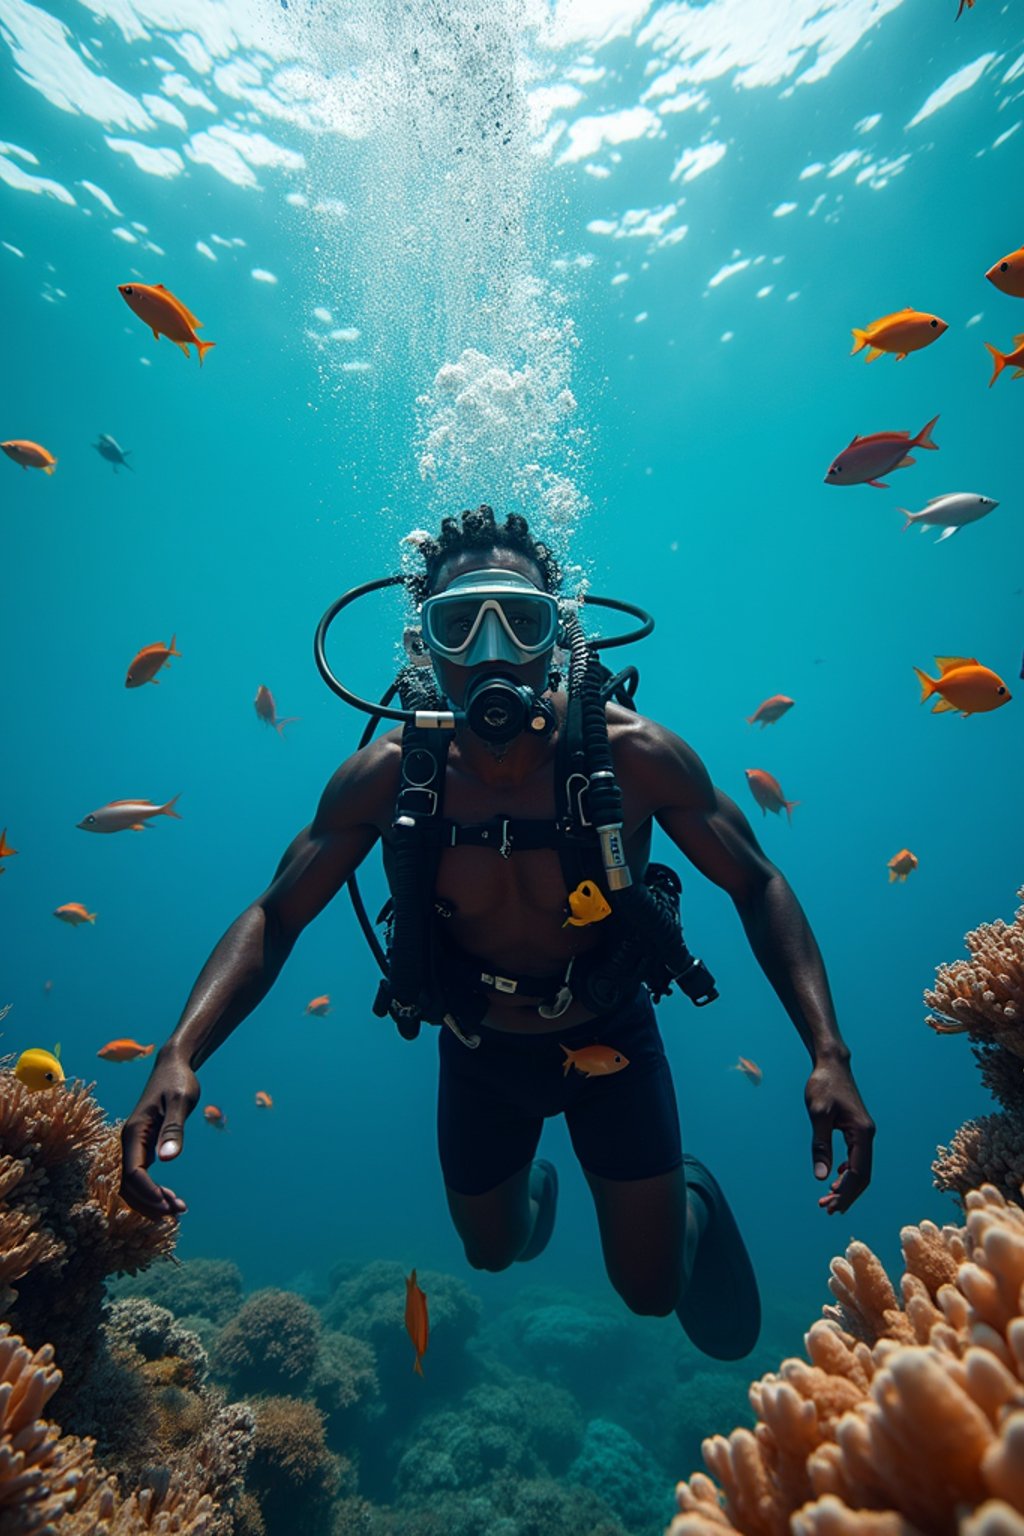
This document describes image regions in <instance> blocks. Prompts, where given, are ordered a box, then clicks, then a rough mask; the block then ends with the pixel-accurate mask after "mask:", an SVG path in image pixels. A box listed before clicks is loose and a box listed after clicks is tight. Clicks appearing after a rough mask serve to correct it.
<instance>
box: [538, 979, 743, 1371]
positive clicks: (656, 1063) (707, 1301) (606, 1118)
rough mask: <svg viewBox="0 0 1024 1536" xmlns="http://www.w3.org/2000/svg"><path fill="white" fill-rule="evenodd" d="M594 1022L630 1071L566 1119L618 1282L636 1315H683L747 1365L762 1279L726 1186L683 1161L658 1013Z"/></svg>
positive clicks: (712, 1350) (641, 1007) (584, 1093)
mask: <svg viewBox="0 0 1024 1536" xmlns="http://www.w3.org/2000/svg"><path fill="white" fill-rule="evenodd" d="M595 1023H597V1024H598V1025H599V1026H600V1038H601V1043H603V1044H606V1045H609V1046H611V1047H613V1048H614V1049H615V1050H617V1051H619V1052H621V1053H622V1054H623V1055H624V1056H625V1057H626V1058H627V1060H628V1065H627V1066H626V1067H625V1068H623V1070H622V1071H620V1072H618V1073H616V1074H614V1075H613V1076H610V1077H607V1078H604V1079H602V1080H600V1081H585V1082H583V1083H582V1084H580V1085H578V1087H577V1090H576V1102H575V1104H574V1105H573V1106H572V1107H570V1108H569V1109H568V1110H567V1112H566V1120H567V1122H568V1126H569V1134H570V1135H571V1137H572V1141H573V1146H574V1148H575V1151H576V1155H577V1156H578V1158H579V1160H580V1163H581V1165H582V1167H583V1170H584V1173H585V1174H586V1177H587V1182H588V1184H589V1185H590V1189H591V1193H592V1195H593V1198H594V1205H595V1209H596V1211H597V1218H598V1225H599V1228H600V1233H601V1246H602V1250H603V1252H604V1258H605V1264H606V1266H607V1269H608V1275H609V1278H610V1279H611V1282H612V1284H613V1285H614V1286H615V1288H616V1290H617V1291H618V1292H619V1294H620V1295H621V1296H622V1298H623V1300H624V1301H625V1302H626V1305H627V1306H628V1307H630V1308H631V1309H632V1310H633V1311H634V1312H639V1313H643V1314H653V1315H655V1316H659V1317H666V1316H667V1315H668V1314H669V1313H670V1312H672V1311H674V1312H675V1313H676V1315H677V1317H678V1318H679V1321H680V1322H681V1323H682V1325H683V1327H684V1329H685V1330H686V1332H687V1333H688V1334H689V1336H690V1338H691V1339H692V1340H693V1342H694V1343H695V1344H696V1345H697V1346H698V1348H700V1349H702V1350H703V1351H704V1352H705V1353H706V1354H709V1355H712V1356H713V1357H714V1358H716V1359H722V1360H733V1359H739V1358H741V1357H742V1356H743V1355H745V1354H748V1353H749V1352H750V1350H751V1349H752V1348H753V1346H754V1344H755V1342H756V1340H757V1335H758V1332H759V1329H760V1318H761V1312H760V1301H759V1298H758V1292H757V1281H756V1278H755V1276H754V1271H753V1268H752V1266H751V1263H750V1259H749V1257H748V1255H747V1251H746V1248H745V1247H744V1245H743V1239H742V1237H741V1236H740V1233H739V1229H738V1228H737V1226H736V1223H735V1220H734V1219H733V1215H732V1212H731V1211H730V1209H729V1206H728V1203H727V1201H726V1199H725V1196H724V1195H723V1194H722V1191H721V1189H720V1188H719V1186H718V1184H717V1182H716V1180H715V1179H714V1178H713V1176H712V1175H711V1174H710V1173H709V1171H708V1170H707V1169H706V1168H705V1167H704V1165H703V1164H702V1163H700V1162H698V1161H697V1159H696V1158H693V1157H684V1156H683V1154H682V1144H681V1140H680V1135H679V1116H678V1111H677V1108H676V1098H675V1090H674V1088H673V1085H672V1077H671V1073H670V1071H669V1066H668V1061H667V1059H666V1057H665V1052H664V1047H663V1046H662V1043H661V1037H660V1035H659V1033H658V1028H657V1024H656V1022H655V1020H654V1016H653V1010H652V1009H651V1007H650V1003H649V1002H647V1001H646V998H644V999H642V1000H641V1001H640V1003H639V1004H638V1005H636V1006H634V1007H633V1008H630V1009H628V1010H626V1011H625V1012H624V1013H623V1015H621V1016H620V1017H618V1018H610V1019H601V1020H599V1021H595ZM592 1088H593V1089H597V1090H598V1091H596V1092H591V1091H589V1090H591V1089H592Z"/></svg>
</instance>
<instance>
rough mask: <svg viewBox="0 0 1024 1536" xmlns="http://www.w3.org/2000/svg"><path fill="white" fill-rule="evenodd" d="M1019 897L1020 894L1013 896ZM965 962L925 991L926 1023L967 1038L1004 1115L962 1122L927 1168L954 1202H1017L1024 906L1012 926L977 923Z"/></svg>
mask: <svg viewBox="0 0 1024 1536" xmlns="http://www.w3.org/2000/svg"><path fill="white" fill-rule="evenodd" d="M1017 894H1018V896H1020V897H1021V898H1024V889H1021V890H1020V891H1018V893H1017ZM964 943H965V944H966V945H967V948H968V950H969V951H970V956H971V958H970V959H969V960H956V961H954V962H953V963H952V964H951V965H940V966H939V968H938V971H937V973H936V977H935V986H934V987H933V988H931V989H929V990H928V991H926V992H925V995H924V996H925V1002H926V1003H927V1005H928V1007H929V1008H930V1009H931V1010H932V1011H931V1013H930V1014H929V1015H928V1017H927V1019H926V1020H925V1022H926V1023H927V1024H928V1025H930V1026H931V1028H932V1029H934V1030H935V1031H936V1032H937V1033H938V1034H941V1035H959V1034H966V1035H968V1036H969V1038H970V1040H971V1041H972V1043H973V1050H974V1056H975V1059H976V1060H977V1062H978V1065H979V1067H980V1069H981V1075H982V1080H983V1081H984V1083H985V1086H986V1087H987V1088H988V1090H989V1092H990V1093H992V1094H993V1095H994V1097H995V1098H996V1099H997V1100H998V1101H999V1103H1000V1105H1001V1106H1002V1108H1001V1109H1000V1110H999V1111H998V1112H997V1113H996V1114H993V1115H985V1116H982V1117H981V1118H980V1119H977V1120H968V1121H967V1122H966V1124H964V1125H962V1126H961V1127H960V1129H959V1130H958V1131H957V1132H956V1134H955V1135H954V1137H953V1140H952V1142H951V1143H950V1145H949V1146H948V1147H946V1146H942V1147H939V1149H938V1155H937V1157H936V1160H935V1162H934V1163H933V1164H932V1172H933V1173H934V1175H935V1183H936V1186H937V1188H939V1189H942V1190H947V1191H949V1192H950V1193H952V1194H955V1195H957V1196H958V1197H959V1199H960V1200H961V1202H962V1201H963V1197H964V1195H965V1194H966V1193H967V1191H968V1190H969V1189H974V1188H976V1187H977V1186H978V1185H979V1184H982V1183H989V1184H994V1185H995V1186H996V1188H997V1189H1000V1190H1002V1192H1003V1194H1004V1195H1005V1196H1006V1198H1007V1199H1008V1200H1013V1201H1020V1199H1021V1193H1020V1191H1021V1183H1022V1181H1024V907H1020V908H1018V910H1017V912H1016V914H1015V916H1014V920H1013V922H1012V923H1005V922H1003V921H1002V920H997V921H995V922H992V923H982V924H981V925H980V926H979V927H978V928H975V929H974V930H972V932H970V933H968V934H966V935H965V937H964Z"/></svg>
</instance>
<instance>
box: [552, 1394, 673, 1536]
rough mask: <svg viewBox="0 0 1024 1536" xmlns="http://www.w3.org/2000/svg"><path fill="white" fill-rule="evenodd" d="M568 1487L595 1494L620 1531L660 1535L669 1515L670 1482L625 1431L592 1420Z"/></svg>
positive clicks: (616, 1425) (574, 1464)
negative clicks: (624, 1527) (621, 1526)
mask: <svg viewBox="0 0 1024 1536" xmlns="http://www.w3.org/2000/svg"><path fill="white" fill-rule="evenodd" d="M567 1481H568V1482H570V1483H576V1484H579V1485H580V1486H581V1487H584V1488H588V1489H590V1491H591V1492H592V1493H596V1494H597V1495H598V1497H599V1498H601V1499H603V1500H604V1502H605V1504H607V1505H608V1507H609V1508H610V1509H612V1510H614V1511H615V1513H616V1515H618V1517H619V1519H620V1520H621V1521H622V1522H623V1524H624V1525H627V1526H629V1527H633V1528H637V1529H640V1530H648V1531H651V1532H658V1533H660V1532H661V1531H663V1530H664V1528H665V1523H666V1521H667V1520H669V1518H670V1517H671V1514H672V1496H671V1492H670V1485H669V1480H668V1478H667V1476H666V1474H665V1473H664V1471H663V1470H662V1468H661V1467H659V1466H658V1464H657V1462H656V1461H655V1460H654V1457H653V1456H652V1455H651V1454H650V1452H649V1451H647V1450H645V1449H644V1447H643V1446H642V1445H641V1444H640V1442H639V1441H638V1440H635V1439H634V1438H633V1436H632V1435H631V1434H630V1433H629V1431H628V1430H626V1429H623V1428H622V1426H621V1425H620V1424H613V1423H611V1422H610V1421H609V1420H608V1419H591V1421H590V1423H589V1424H588V1425H587V1432H586V1435H585V1436H584V1440H583V1447H582V1449H581V1451H580V1453H579V1455H578V1456H577V1458H576V1460H575V1461H574V1462H573V1464H572V1466H571V1467H570V1468H569V1472H568V1478H567Z"/></svg>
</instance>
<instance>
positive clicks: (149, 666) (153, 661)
mask: <svg viewBox="0 0 1024 1536" xmlns="http://www.w3.org/2000/svg"><path fill="white" fill-rule="evenodd" d="M177 638H178V637H177V635H172V636H171V643H170V645H160V644H156V645H144V646H143V647H142V650H141V651H139V652H138V654H137V655H135V656H133V657H132V660H131V665H130V666H129V668H128V676H127V677H126V678H125V680H124V685H125V687H126V688H141V687H142V685H143V683H158V682H159V680H158V678H157V676H156V674H157V673H158V672H159V671H160V668H161V667H169V666H170V664H171V657H172V656H178V657H180V656H181V652H180V651H176V650H175V649H174V642H175V640H177Z"/></svg>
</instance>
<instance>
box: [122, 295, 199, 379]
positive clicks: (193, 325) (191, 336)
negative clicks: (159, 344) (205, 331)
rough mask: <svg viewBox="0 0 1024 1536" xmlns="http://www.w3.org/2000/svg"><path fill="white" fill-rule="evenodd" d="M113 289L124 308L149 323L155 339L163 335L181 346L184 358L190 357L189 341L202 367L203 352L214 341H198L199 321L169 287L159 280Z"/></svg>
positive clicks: (146, 323)
mask: <svg viewBox="0 0 1024 1536" xmlns="http://www.w3.org/2000/svg"><path fill="white" fill-rule="evenodd" d="M117 291H118V293H119V294H120V295H121V297H122V299H124V301H125V303H126V304H127V305H128V308H129V309H130V310H132V311H133V312H134V313H135V314H136V315H138V317H139V319H140V320H141V321H142V322H143V323H144V324H145V325H148V326H149V328H150V330H151V331H152V332H153V335H154V336H155V337H156V339H157V341H159V340H160V337H161V336H166V337H167V339H168V340H169V341H173V342H174V344H175V345H176V346H178V347H180V348H181V350H182V351H183V352H184V354H185V356H186V357H191V356H192V354H191V352H190V351H189V349H188V348H189V343H190V342H191V343H192V345H193V346H194V347H195V349H196V351H197V352H198V353H199V366H200V368H201V367H202V366H203V356H204V354H205V353H207V352H209V350H210V348H211V347H215V346H216V345H217V343H216V342H215V341H200V340H199V337H198V336H197V335H196V331H197V330H198V329H199V328H200V326H201V325H202V323H203V322H202V321H201V320H197V319H196V317H195V315H194V314H193V313H192V311H191V310H190V309H186V308H185V306H184V304H183V303H182V302H181V300H180V299H176V298H175V297H174V294H173V293H172V292H171V290H170V289H169V288H165V287H164V285H163V283H155V284H152V285H150V284H149V283H118V285H117Z"/></svg>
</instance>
